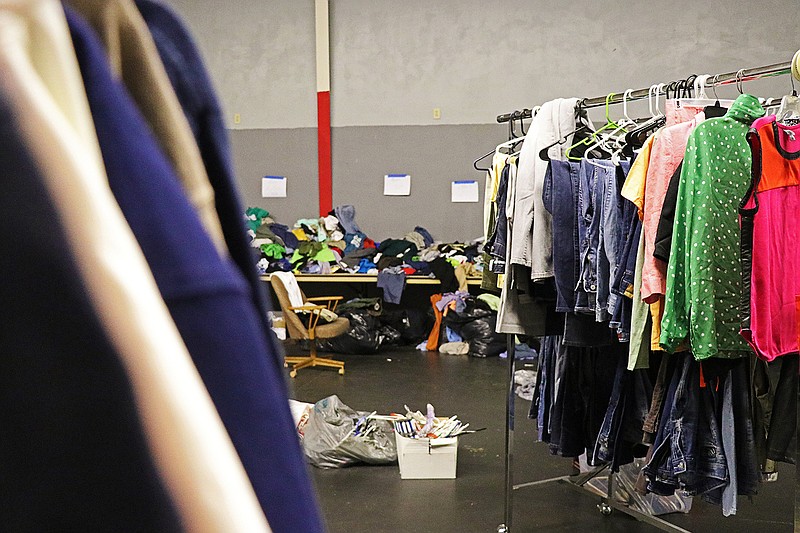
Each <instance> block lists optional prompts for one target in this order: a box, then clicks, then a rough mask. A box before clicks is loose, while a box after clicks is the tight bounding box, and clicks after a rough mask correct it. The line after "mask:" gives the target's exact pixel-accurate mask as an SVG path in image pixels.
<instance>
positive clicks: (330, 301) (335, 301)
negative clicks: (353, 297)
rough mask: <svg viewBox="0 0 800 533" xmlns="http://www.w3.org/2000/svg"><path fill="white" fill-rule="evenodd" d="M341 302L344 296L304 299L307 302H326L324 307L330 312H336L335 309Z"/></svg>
mask: <svg viewBox="0 0 800 533" xmlns="http://www.w3.org/2000/svg"><path fill="white" fill-rule="evenodd" d="M342 300H344V296H314V297H313V298H306V301H307V302H326V303H325V307H327V308H328V309H330V310H331V311H336V307H337V306H338V305H339V302H340V301H342Z"/></svg>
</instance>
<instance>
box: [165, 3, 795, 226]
mask: <svg viewBox="0 0 800 533" xmlns="http://www.w3.org/2000/svg"><path fill="white" fill-rule="evenodd" d="M169 2H170V3H171V4H172V5H173V6H174V7H175V8H176V9H177V10H178V11H179V12H180V13H181V14H182V15H183V16H184V18H185V20H186V21H187V23H188V24H189V26H190V27H191V28H192V30H193V32H194V34H195V36H196V38H197V40H198V43H199V45H200V48H201V51H202V52H203V53H204V56H205V57H206V60H207V62H208V65H209V69H210V70H211V73H212V77H213V78H214V80H215V82H216V84H217V87H218V89H219V93H220V96H221V99H222V101H223V105H224V108H225V109H226V112H227V121H228V124H229V126H230V127H231V128H233V129H234V131H233V147H234V152H235V160H236V165H237V170H238V172H239V180H240V183H241V187H242V191H243V194H244V196H245V199H246V201H247V202H248V204H249V205H259V206H262V207H265V208H267V209H269V210H270V211H273V212H274V213H275V214H276V216H277V217H278V218H279V219H280V220H282V221H284V222H287V223H291V222H293V221H294V220H295V219H297V218H300V217H306V216H313V215H315V214H316V202H317V200H316V195H317V192H316V190H317V186H316V179H317V177H316V176H317V174H316V172H317V170H316V168H317V167H316V136H315V134H314V131H313V129H312V128H314V126H315V124H316V119H315V117H316V99H315V80H314V75H315V74H314V22H313V12H314V9H313V0H271V1H268V2H265V1H257V0H230V1H228V2H224V3H222V2H212V1H211V0H169ZM797 9H798V5H797V0H766V1H763V2H760V3H758V4H757V5H756V4H753V3H749V2H741V1H739V0H709V1H705V2H697V1H695V0H673V1H671V2H654V1H651V2H641V1H639V2H635V1H614V2H610V1H606V2H597V1H590V0H574V1H572V2H542V1H530V0H439V1H435V2H431V1H430V0H425V1H423V0H404V1H402V2H397V1H390V0H331V41H332V45H331V62H332V67H331V74H332V88H331V89H332V104H331V105H332V122H333V127H334V131H333V158H334V164H333V169H334V176H333V182H334V185H333V187H334V190H333V194H334V203H352V204H354V205H356V207H357V210H358V214H359V218H358V220H359V223H361V224H362V226H364V227H365V228H369V229H371V230H372V232H373V233H374V237H376V238H379V239H380V238H384V237H390V236H399V235H401V234H402V233H404V232H405V231H407V230H408V229H410V228H409V226H413V225H414V223H419V224H421V225H424V226H426V227H428V229H430V230H431V231H432V232H433V233H434V234H435V236H437V237H441V238H446V239H452V238H459V239H462V240H463V239H469V238H473V237H475V236H476V235H477V232H479V230H480V220H481V216H482V214H481V208H480V205H478V204H461V205H460V206H458V207H454V206H453V205H452V204H450V203H449V188H447V187H445V186H444V185H445V184H447V183H449V181H450V180H452V179H468V178H479V179H482V177H481V176H480V175H479V174H478V173H476V172H475V171H473V170H472V167H471V161H472V159H474V158H476V157H478V156H479V155H482V154H483V153H485V152H486V151H488V150H489V149H490V148H491V146H492V145H493V144H494V143H496V142H497V141H500V140H504V137H505V130H504V129H503V128H502V127H500V126H496V125H495V126H493V127H490V126H489V125H490V124H492V123H493V122H494V117H495V116H496V115H497V114H499V113H502V112H506V111H510V110H513V109H516V108H521V107H532V106H533V105H536V104H539V103H541V102H543V101H545V100H547V99H550V98H553V97H557V96H597V95H601V94H605V93H607V92H610V91H622V90H624V89H625V88H627V87H632V88H640V87H645V86H648V85H650V84H652V83H656V82H662V81H663V82H666V81H669V80H672V79H677V78H681V77H685V76H687V75H688V74H691V73H693V72H694V73H704V72H705V73H712V74H713V73H715V72H726V71H731V70H736V69H738V68H743V67H749V66H757V65H762V64H769V63H774V62H779V61H785V60H788V59H790V58H791V55H792V53H793V52H794V50H795V49H796V47H797V46H798V41H797V38H796V32H797V24H798V22H799V21H800V20H799V19H800V16H798V11H797ZM765 36H768V38H765ZM788 87H789V81H788V78H787V77H785V76H784V77H781V78H775V79H773V80H768V81H762V82H758V83H753V84H748V85H747V90H748V91H750V92H753V93H755V94H761V95H764V96H771V95H780V94H783V93H785V92H786V91H787V90H788ZM733 94H736V93H735V90H734V89H733V88H732V87H728V88H724V89H722V90H720V95H721V96H726V95H727V96H730V95H733ZM434 107H438V108H440V109H441V113H442V116H441V119H440V120H434V119H433V118H432V110H433V108H434ZM643 107H644V108H645V109H646V105H645V106H642V105H639V106H638V107H635V108H634V112H636V113H640V112H641V110H642V108H643ZM620 111H621V110H619V109H615V111H614V112H615V113H619V112H620ZM234 113H239V114H240V115H241V123H240V124H233V114H234ZM598 114H600V113H599V112H596V113H595V116H597V115H598ZM475 124H483V125H485V126H483V127H476V126H474V125H475ZM400 126H404V127H400ZM392 130H396V131H392ZM389 172H410V173H412V180H413V185H412V196H411V197H410V198H405V199H398V198H386V197H384V196H382V194H381V189H380V183H381V177H382V176H383V174H385V173H389ZM265 174H279V175H286V176H287V177H288V178H289V194H290V197H289V198H287V199H278V200H269V201H267V200H264V199H261V198H260V181H259V180H260V178H261V176H263V175H265ZM423 182H424V183H423ZM433 184H439V185H438V186H434V185H433ZM448 187H449V185H448ZM440 215H441V216H440ZM456 220H460V221H461V222H456ZM400 222H402V225H401V226H398V224H400Z"/></svg>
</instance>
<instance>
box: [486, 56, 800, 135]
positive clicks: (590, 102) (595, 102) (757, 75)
mask: <svg viewBox="0 0 800 533" xmlns="http://www.w3.org/2000/svg"><path fill="white" fill-rule="evenodd" d="M791 70H792V62H791V61H784V62H782V63H774V64H772V65H764V66H761V67H753V68H745V69H741V70H738V71H736V72H726V73H724V74H717V75H716V76H712V77H710V78H709V79H708V80H707V81H706V83H705V86H706V87H720V86H722V85H730V84H732V83H737V82H739V83H744V82H748V81H753V80H757V79H761V78H771V77H773V76H781V75H784V74H790V73H791ZM667 85H669V83H665V84H664V86H665V87H666V86H667ZM624 92H625V91H624V90H623V91H620V92H619V93H614V96H612V97H611V98H610V99H609V101H608V103H609V105H611V104H621V103H622V98H623V93H624ZM659 94H661V93H659ZM607 96H608V95H605V96H595V97H592V98H584V99H583V100H582V101H581V105H582V106H583V107H600V106H604V105H606V97H607ZM648 96H650V87H646V88H644V89H636V90H635V91H633V92H632V93H629V95H628V97H627V100H628V101H629V102H630V101H632V100H642V99H644V98H647V97H648ZM531 114H532V113H531V110H530V109H523V110H520V111H514V112H511V113H505V114H503V115H498V116H497V122H499V123H503V122H509V121H511V120H518V119H525V118H530V117H531Z"/></svg>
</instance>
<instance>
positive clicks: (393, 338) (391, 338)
mask: <svg viewBox="0 0 800 533" xmlns="http://www.w3.org/2000/svg"><path fill="white" fill-rule="evenodd" d="M378 333H379V334H380V335H382V336H383V346H399V345H400V344H402V341H401V339H400V332H399V331H397V330H396V329H394V328H393V327H392V326H389V325H383V326H381V327H380V328H378Z"/></svg>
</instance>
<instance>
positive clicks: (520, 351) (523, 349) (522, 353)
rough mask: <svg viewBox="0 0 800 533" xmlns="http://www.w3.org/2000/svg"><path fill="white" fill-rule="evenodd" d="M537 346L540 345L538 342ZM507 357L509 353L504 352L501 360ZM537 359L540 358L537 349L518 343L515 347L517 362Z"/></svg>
mask: <svg viewBox="0 0 800 533" xmlns="http://www.w3.org/2000/svg"><path fill="white" fill-rule="evenodd" d="M535 344H536V345H538V342H536V343H535ZM506 357H508V352H503V353H501V354H500V359H505V358H506ZM537 357H539V352H538V351H537V350H536V348H531V347H530V346H528V344H527V343H525V342H517V343H516V344H515V345H514V359H516V360H517V361H519V360H520V359H526V360H531V359H536V358H537Z"/></svg>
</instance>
